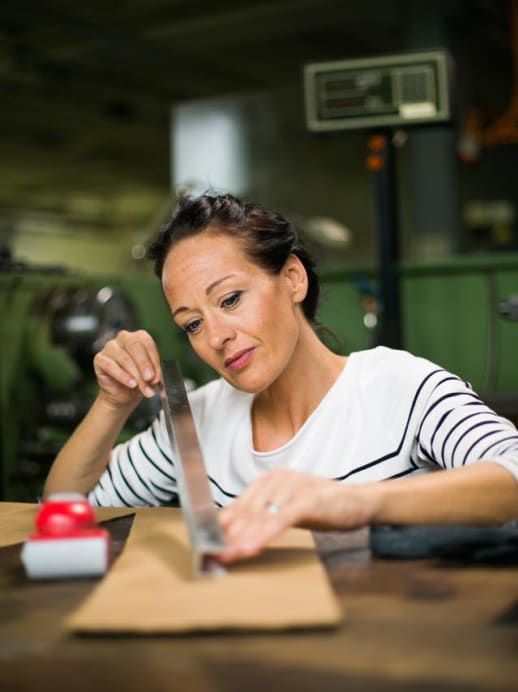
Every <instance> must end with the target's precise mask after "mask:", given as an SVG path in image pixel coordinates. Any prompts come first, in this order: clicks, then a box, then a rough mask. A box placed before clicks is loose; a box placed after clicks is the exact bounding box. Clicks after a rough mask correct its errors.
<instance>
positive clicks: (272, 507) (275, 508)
mask: <svg viewBox="0 0 518 692" xmlns="http://www.w3.org/2000/svg"><path fill="white" fill-rule="evenodd" d="M266 511H267V512H268V514H279V512H280V511H281V506H280V505H278V504H277V503H275V502H272V501H268V502H267V503H266Z"/></svg>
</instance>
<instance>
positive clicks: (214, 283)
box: [173, 274, 234, 319]
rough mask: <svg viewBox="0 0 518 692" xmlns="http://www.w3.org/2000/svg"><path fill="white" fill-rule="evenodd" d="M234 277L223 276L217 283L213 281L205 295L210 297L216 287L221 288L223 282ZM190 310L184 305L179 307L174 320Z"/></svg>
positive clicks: (174, 314)
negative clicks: (178, 315)
mask: <svg viewBox="0 0 518 692" xmlns="http://www.w3.org/2000/svg"><path fill="white" fill-rule="evenodd" d="M233 276H234V274H227V275H226V276H222V277H221V278H220V279H216V281H213V282H212V283H211V284H209V285H208V286H207V288H206V289H205V295H207V296H208V295H209V294H210V292H211V291H212V290H214V289H215V288H216V286H219V284H220V283H223V281H226V280H227V279H230V278H232V277H233ZM188 309H189V308H187V307H185V306H183V305H182V306H181V307H179V308H176V310H175V311H174V312H173V319H174V318H175V317H176V315H177V314H178V313H179V312H185V311H186V310H188Z"/></svg>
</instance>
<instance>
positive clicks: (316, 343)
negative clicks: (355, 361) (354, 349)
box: [252, 329, 347, 451]
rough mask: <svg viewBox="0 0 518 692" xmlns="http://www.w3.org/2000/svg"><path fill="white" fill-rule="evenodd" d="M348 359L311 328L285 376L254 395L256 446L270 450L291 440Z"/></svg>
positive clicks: (253, 425) (259, 449)
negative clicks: (326, 344) (328, 345)
mask: <svg viewBox="0 0 518 692" xmlns="http://www.w3.org/2000/svg"><path fill="white" fill-rule="evenodd" d="M346 361H347V358H346V357H345V356H340V355H337V354H336V353H333V352H332V351H331V350H330V349H329V348H327V346H325V345H324V344H323V343H322V342H321V341H320V339H319V338H318V337H317V335H316V334H315V333H314V331H313V330H312V329H309V331H308V332H307V333H306V334H304V335H303V338H302V339H301V341H300V343H299V345H298V347H297V350H296V352H295V353H294V354H293V357H292V358H291V360H290V363H289V365H288V366H287V368H286V369H285V371H284V372H283V373H282V375H281V376H280V377H279V378H278V379H277V380H276V381H275V382H273V383H272V384H271V385H270V386H269V387H268V389H266V390H265V391H264V392H260V393H259V394H257V395H256V396H255V398H254V403H253V407H252V428H253V438H254V447H255V449H257V450H258V451H268V450H271V449H275V448H277V447H279V446H281V445H282V444H285V443H286V442H288V440H290V439H291V438H292V437H293V436H294V435H295V434H296V433H297V431H298V430H300V428H301V427H302V426H303V425H304V423H305V422H306V420H307V419H308V418H309V416H310V415H311V414H312V413H313V411H314V410H315V409H316V408H317V407H318V405H319V404H320V402H321V401H322V399H323V398H324V397H325V395H326V394H327V392H328V391H329V390H330V389H331V387H332V386H333V384H334V383H335V382H336V380H337V379H338V377H339V376H340V374H341V373H342V371H343V369H344V367H345V363H346Z"/></svg>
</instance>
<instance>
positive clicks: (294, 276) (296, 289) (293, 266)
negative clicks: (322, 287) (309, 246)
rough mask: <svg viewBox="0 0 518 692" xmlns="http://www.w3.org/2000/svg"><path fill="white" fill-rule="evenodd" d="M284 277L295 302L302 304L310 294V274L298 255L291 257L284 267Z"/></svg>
mask: <svg viewBox="0 0 518 692" xmlns="http://www.w3.org/2000/svg"><path fill="white" fill-rule="evenodd" d="M282 272H283V275H284V276H285V277H286V279H287V281H288V286H289V288H290V291H291V294H292V297H293V302H294V303H302V301H303V300H304V298H305V297H306V295H307V292H308V274H307V272H306V268H305V267H304V265H303V264H302V262H301V261H300V259H299V258H298V257H297V256H296V255H293V254H292V255H290V256H289V257H288V259H287V260H286V264H285V265H284V267H283V270H282Z"/></svg>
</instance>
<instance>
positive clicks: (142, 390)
mask: <svg viewBox="0 0 518 692" xmlns="http://www.w3.org/2000/svg"><path fill="white" fill-rule="evenodd" d="M94 372H95V376H96V377H97V382H98V384H99V389H100V395H101V396H102V397H103V398H104V399H105V400H106V401H107V402H108V403H109V404H111V405H112V406H115V407H117V408H119V407H120V408H125V407H129V406H132V407H133V406H136V405H137V404H138V403H139V401H140V400H141V399H142V397H147V398H151V397H152V396H153V395H154V394H155V386H156V385H157V384H158V383H159V382H160V377H161V371H160V356H159V353H158V349H157V346H156V344H155V342H154V340H153V338H152V337H151V336H150V335H149V334H148V333H147V332H146V331H144V330H142V329H140V330H138V331H136V332H128V331H125V330H122V331H120V332H119V333H118V334H117V336H116V337H115V338H114V339H110V341H107V342H106V344H105V345H104V347H103V348H102V349H101V351H99V352H98V353H97V354H96V355H95V357H94Z"/></svg>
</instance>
